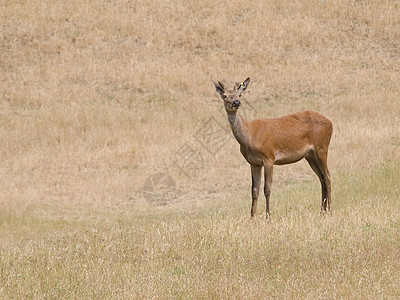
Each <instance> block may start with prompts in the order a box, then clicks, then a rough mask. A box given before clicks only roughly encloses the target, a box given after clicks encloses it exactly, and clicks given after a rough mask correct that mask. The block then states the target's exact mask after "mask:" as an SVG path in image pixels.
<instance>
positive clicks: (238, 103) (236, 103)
mask: <svg viewBox="0 0 400 300" xmlns="http://www.w3.org/2000/svg"><path fill="white" fill-rule="evenodd" d="M232 106H233V107H239V106H240V101H239V100H233V102H232Z"/></svg>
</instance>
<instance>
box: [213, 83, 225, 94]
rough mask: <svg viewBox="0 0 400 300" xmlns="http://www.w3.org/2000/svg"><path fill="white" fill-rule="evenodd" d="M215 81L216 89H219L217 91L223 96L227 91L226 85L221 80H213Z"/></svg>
mask: <svg viewBox="0 0 400 300" xmlns="http://www.w3.org/2000/svg"><path fill="white" fill-rule="evenodd" d="M213 83H214V86H215V89H216V90H217V93H218V94H220V95H221V96H222V95H223V94H224V93H225V85H224V84H223V83H222V82H221V81H218V83H215V82H214V80H213Z"/></svg>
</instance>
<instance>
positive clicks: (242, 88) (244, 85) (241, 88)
mask: <svg viewBox="0 0 400 300" xmlns="http://www.w3.org/2000/svg"><path fill="white" fill-rule="evenodd" d="M249 83H250V77H247V78H246V80H245V81H243V82H242V83H240V84H239V87H238V88H237V91H238V93H239V95H240V94H241V93H243V92H244V91H245V90H246V89H247V86H248V85H249Z"/></svg>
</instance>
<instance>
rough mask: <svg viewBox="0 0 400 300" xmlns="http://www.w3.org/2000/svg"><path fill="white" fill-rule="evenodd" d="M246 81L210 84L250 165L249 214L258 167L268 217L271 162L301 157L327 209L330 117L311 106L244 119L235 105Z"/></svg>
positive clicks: (254, 201) (257, 184) (254, 198)
mask: <svg viewBox="0 0 400 300" xmlns="http://www.w3.org/2000/svg"><path fill="white" fill-rule="evenodd" d="M213 82H214V81H213ZM249 83H250V78H247V79H246V80H245V81H243V82H242V83H240V84H239V83H235V85H234V87H233V89H232V90H229V89H226V88H225V84H223V83H222V82H220V81H218V83H215V82H214V86H215V88H216V90H217V92H218V94H220V95H221V98H222V100H223V101H224V105H225V110H226V112H227V114H228V120H229V124H230V126H231V129H232V132H233V135H234V136H235V138H236V140H237V141H238V142H239V144H240V152H241V153H242V155H243V156H244V158H245V159H246V161H247V162H248V163H249V164H250V166H251V196H252V206H251V217H254V215H255V214H256V210H257V199H258V194H259V189H260V183H261V170H262V167H264V181H265V182H264V194H265V199H266V217H267V219H268V217H269V216H270V206H269V199H270V195H271V185H272V175H273V167H274V165H285V164H291V163H295V162H298V161H299V160H301V159H302V158H305V159H306V160H307V161H308V163H309V164H310V166H311V168H312V169H313V171H314V172H315V173H316V174H317V176H318V178H319V180H320V181H321V186H322V204H321V211H322V212H330V211H331V180H330V175H329V171H328V165H327V158H328V147H329V142H330V140H331V136H332V130H333V125H332V121H331V120H329V119H328V118H326V117H324V116H323V115H321V114H319V113H317V112H315V111H311V110H307V111H301V112H298V113H294V114H291V115H287V116H283V117H280V118H275V119H258V120H254V121H246V120H245V119H244V118H243V117H242V116H241V115H240V113H239V112H238V109H239V107H240V97H241V96H242V93H243V92H244V91H245V90H246V88H247V86H248V85H249Z"/></svg>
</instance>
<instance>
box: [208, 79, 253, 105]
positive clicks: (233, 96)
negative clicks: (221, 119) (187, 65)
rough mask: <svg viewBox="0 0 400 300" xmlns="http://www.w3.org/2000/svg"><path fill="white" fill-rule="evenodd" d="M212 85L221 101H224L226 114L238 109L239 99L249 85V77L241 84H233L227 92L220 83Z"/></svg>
mask: <svg viewBox="0 0 400 300" xmlns="http://www.w3.org/2000/svg"><path fill="white" fill-rule="evenodd" d="M213 83H214V86H215V89H216V90H217V93H218V94H220V96H221V98H222V100H223V101H224V105H225V110H226V111H227V112H236V111H237V110H238V108H239V107H240V99H239V98H240V97H241V96H242V93H243V92H244V91H245V90H246V88H247V86H248V85H249V83H250V77H247V79H246V80H245V81H243V82H242V83H235V85H234V86H233V89H232V90H227V89H226V88H225V84H224V83H222V82H221V81H218V82H217V83H215V82H214V81H213Z"/></svg>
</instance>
